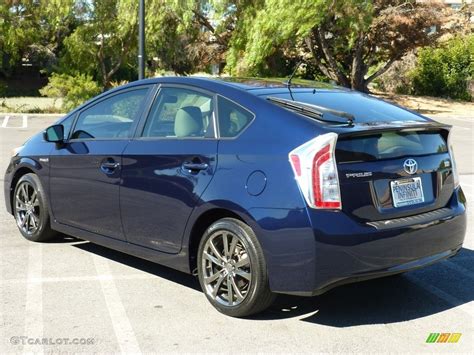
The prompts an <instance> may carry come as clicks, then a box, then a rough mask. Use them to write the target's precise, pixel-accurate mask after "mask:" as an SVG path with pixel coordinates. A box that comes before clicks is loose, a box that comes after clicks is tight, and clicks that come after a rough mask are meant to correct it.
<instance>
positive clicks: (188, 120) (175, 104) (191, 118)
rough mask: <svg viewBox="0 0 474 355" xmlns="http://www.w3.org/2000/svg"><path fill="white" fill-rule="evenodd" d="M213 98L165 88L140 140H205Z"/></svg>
mask: <svg viewBox="0 0 474 355" xmlns="http://www.w3.org/2000/svg"><path fill="white" fill-rule="evenodd" d="M212 117H213V107H212V96H209V95H206V94H203V93H201V92H198V91H194V90H189V89H182V88H164V89H161V91H160V94H159V95H158V97H157V99H156V100H155V102H154V104H153V107H152V109H151V111H150V115H149V116H148V119H147V122H146V124H145V128H144V130H143V137H168V138H189V137H207V136H208V133H212V132H213V131H212Z"/></svg>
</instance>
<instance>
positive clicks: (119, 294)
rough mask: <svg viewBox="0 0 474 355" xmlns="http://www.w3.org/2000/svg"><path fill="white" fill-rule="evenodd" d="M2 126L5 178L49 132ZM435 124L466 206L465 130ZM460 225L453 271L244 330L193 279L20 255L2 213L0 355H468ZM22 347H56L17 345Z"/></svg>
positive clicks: (471, 129) (101, 252)
mask: <svg viewBox="0 0 474 355" xmlns="http://www.w3.org/2000/svg"><path fill="white" fill-rule="evenodd" d="M3 117H4V116H1V115H0V171H1V172H2V174H3V171H4V169H5V167H6V164H7V161H8V159H9V158H8V156H9V154H10V151H11V149H12V148H14V147H15V146H18V145H20V144H21V143H22V142H23V141H24V140H25V139H26V138H27V137H28V136H30V135H31V134H32V133H33V132H36V131H39V130H40V129H42V128H43V127H45V126H47V125H49V124H50V123H52V122H53V121H54V119H52V118H48V117H31V116H29V117H27V118H26V125H25V124H24V118H23V117H16V118H10V119H9V122H7V123H6V124H5V125H4V124H3V122H4V121H3ZM440 120H443V121H446V122H448V123H451V124H453V125H454V126H455V128H454V133H455V134H454V146H455V150H456V154H457V158H458V164H459V170H460V171H461V173H462V176H461V181H462V185H463V188H464V189H465V191H466V194H467V196H468V199H469V200H471V201H472V200H474V178H473V175H472V174H473V168H474V164H473V155H474V118H473V120H472V121H471V120H469V119H468V118H452V119H451V118H450V119H443V118H440ZM15 127H16V128H15ZM1 178H2V177H1V176H0V179H1ZM1 194H2V192H0V201H1V203H2V204H3V195H1ZM469 220H470V226H469V230H468V235H467V239H466V243H465V245H464V248H463V249H462V251H461V252H460V253H459V255H458V256H457V257H455V258H453V259H450V260H448V261H444V262H442V263H439V264H437V265H434V266H432V267H429V268H426V269H423V270H418V271H414V272H411V273H408V274H406V275H404V276H399V277H393V278H388V279H381V280H374V281H369V282H364V283H359V284H353V285H347V286H343V287H340V288H338V289H335V290H333V291H331V292H329V293H327V294H325V295H323V296H319V297H313V298H298V297H286V296H281V297H279V298H278V299H277V301H276V303H275V304H274V305H273V306H272V307H271V309H270V310H268V311H267V312H265V313H263V314H262V315H259V316H257V317H254V318H253V319H247V320H242V319H232V318H228V317H225V316H223V315H220V314H219V313H218V312H216V311H214V309H213V308H212V307H211V306H210V305H209V304H208V302H207V301H206V299H205V297H204V296H203V295H202V293H201V292H200V291H199V285H198V283H197V281H196V280H195V279H194V278H193V277H192V276H188V275H185V274H182V273H179V272H176V271H173V270H170V269H167V268H165V267H161V266H159V265H155V264H152V263H149V262H146V261H142V260H140V259H137V258H134V257H130V256H127V255H125V254H122V253H119V252H115V251H112V250H108V249H105V248H103V247H100V246H97V245H94V244H91V243H88V242H83V241H79V240H75V239H72V238H64V239H63V240H60V241H56V242H52V243H46V244H35V243H28V242H26V241H25V240H24V239H22V238H21V236H20V234H19V233H18V232H17V230H16V227H15V224H14V221H13V219H12V217H11V216H10V215H8V214H7V213H6V212H5V210H4V208H3V206H2V207H0V274H1V279H0V308H1V309H0V353H6V352H7V353H10V352H23V351H29V352H42V351H44V352H48V353H49V352H52V353H57V352H120V351H122V352H151V351H159V352H195V351H200V352H204V351H206V352H239V353H240V352H256V351H260V352H288V351H290V352H376V353H381V352H389V351H390V352H463V353H468V352H472V349H473V348H474V234H473V227H472V226H473V225H474V218H473V214H472V210H471V212H470V216H469ZM447 237H448V236H447ZM432 332H456V333H462V336H461V339H460V341H459V343H457V344H426V343H425V340H426V338H427V337H428V334H429V333H432ZM26 336H27V337H29V338H30V340H29V342H35V341H36V338H47V339H51V340H48V341H52V342H55V343H56V345H46V346H41V345H37V344H29V345H28V344H27V345H22V343H23V342H26V343H27V342H28V341H27V340H26V339H25V338H15V337H26ZM64 338H66V339H64ZM61 339H64V340H61ZM17 342H18V343H19V344H18V345H17V344H15V343H17ZM58 342H62V343H63V344H62V345H58V344H57V343H58ZM66 342H77V343H78V344H69V345H66V344H64V343H66Z"/></svg>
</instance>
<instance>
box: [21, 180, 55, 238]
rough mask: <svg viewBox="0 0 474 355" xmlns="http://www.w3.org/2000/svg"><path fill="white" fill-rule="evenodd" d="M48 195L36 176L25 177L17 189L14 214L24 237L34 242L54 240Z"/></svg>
mask: <svg viewBox="0 0 474 355" xmlns="http://www.w3.org/2000/svg"><path fill="white" fill-rule="evenodd" d="M47 206H48V205H47V202H46V195H45V193H44V190H43V187H42V185H41V182H40V180H39V178H38V177H37V176H36V175H35V174H26V175H23V176H22V177H21V178H20V180H18V183H17V184H16V187H15V193H14V195H13V213H14V216H15V220H16V224H17V226H18V229H19V230H20V232H21V234H22V235H23V237H25V238H26V239H28V240H30V241H33V242H43V241H46V240H49V239H52V238H54V237H55V236H56V235H57V233H56V232H55V231H53V230H52V229H51V227H50V222H49V212H48V207H47Z"/></svg>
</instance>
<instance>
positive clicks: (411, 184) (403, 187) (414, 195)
mask: <svg viewBox="0 0 474 355" xmlns="http://www.w3.org/2000/svg"><path fill="white" fill-rule="evenodd" d="M390 187H391V189H392V201H393V206H394V207H404V206H411V205H416V204H418V203H422V202H424V201H425V197H424V196H423V185H422V184H421V178H420V177H415V178H412V179H403V180H395V181H391V182H390Z"/></svg>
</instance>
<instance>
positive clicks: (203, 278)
mask: <svg viewBox="0 0 474 355" xmlns="http://www.w3.org/2000/svg"><path fill="white" fill-rule="evenodd" d="M198 274H199V282H200V283H201V287H202V289H203V291H204V293H205V294H206V297H207V299H208V300H209V301H210V302H211V304H212V305H213V306H214V307H215V308H216V309H217V310H218V311H220V312H222V313H224V314H226V315H229V316H232V317H245V316H249V315H251V314H255V313H258V312H261V311H263V310H264V309H266V308H267V307H268V306H270V305H271V303H272V302H273V300H274V294H273V293H272V292H271V291H270V288H269V285H268V276H267V269H266V264H265V258H264V255H263V252H262V249H261V247H260V244H259V243H258V240H257V238H256V236H255V234H254V232H253V231H252V229H251V228H250V227H249V226H248V225H246V224H245V223H243V222H241V221H239V220H237V219H234V218H224V219H221V220H219V221H217V222H215V223H213V224H212V225H211V226H210V227H209V228H208V229H207V231H206V232H205V233H204V236H203V238H202V239H201V242H200V245H199V251H198Z"/></svg>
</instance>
